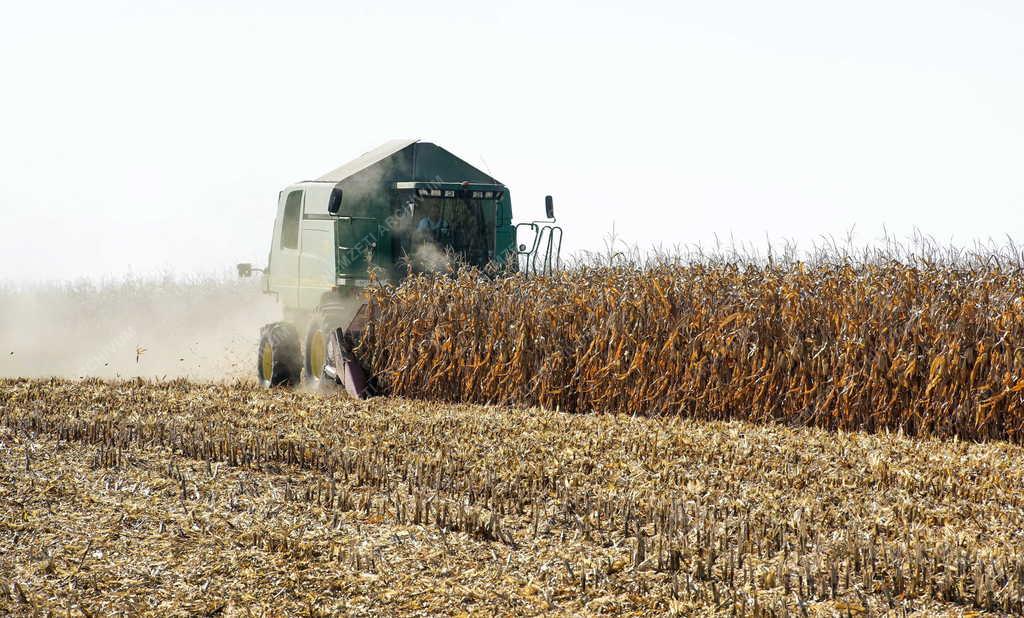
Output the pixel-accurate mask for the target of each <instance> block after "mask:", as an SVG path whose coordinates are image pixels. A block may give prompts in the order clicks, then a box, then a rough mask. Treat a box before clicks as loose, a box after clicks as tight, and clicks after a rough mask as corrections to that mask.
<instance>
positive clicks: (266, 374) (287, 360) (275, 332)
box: [256, 322, 302, 388]
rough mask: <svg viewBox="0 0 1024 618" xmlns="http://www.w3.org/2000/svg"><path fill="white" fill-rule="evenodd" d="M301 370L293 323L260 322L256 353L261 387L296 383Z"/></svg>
mask: <svg viewBox="0 0 1024 618" xmlns="http://www.w3.org/2000/svg"><path fill="white" fill-rule="evenodd" d="M301 372H302V353H301V351H300V349H299V334H298V332H296V330H295V327H294V326H292V325H291V324H289V323H287V322H274V323H273V324H267V325H266V326H264V327H263V329H262V330H261V331H260V345H259V352H258V356H257V357H256V375H257V377H258V378H259V381H260V385H261V386H263V387H264V388H275V387H292V386H297V385H298V384H299V376H300V374H301Z"/></svg>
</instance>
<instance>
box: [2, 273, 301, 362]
mask: <svg viewBox="0 0 1024 618" xmlns="http://www.w3.org/2000/svg"><path fill="white" fill-rule="evenodd" d="M280 316H281V311H280V308H279V306H278V304H277V302H276V301H275V300H274V297H273V296H268V295H265V294H262V293H261V291H260V281H259V278H258V277H254V278H252V279H241V280H240V279H238V278H237V276H232V275H228V274H223V275H206V276H191V277H176V276H170V275H168V276H162V277H149V278H127V279H123V280H117V281H104V282H100V283H94V282H88V281H84V282H68V283H45V284H31V283H30V284H21V285H13V284H3V283H0V376H3V377H18V376H21V377H45V376H59V377H70V378H78V377H100V378H116V377H134V376H142V377H151V378H163V377H167V378H174V377H187V378H192V379H200V380H233V379H236V378H250V379H252V378H253V376H254V374H255V366H256V347H257V342H258V339H259V328H260V326H262V325H263V324H266V323H268V322H273V321H275V320H279V319H280Z"/></svg>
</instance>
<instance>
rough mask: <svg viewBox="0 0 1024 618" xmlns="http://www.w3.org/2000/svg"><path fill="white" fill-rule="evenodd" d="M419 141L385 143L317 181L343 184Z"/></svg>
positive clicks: (400, 140) (399, 140) (398, 140)
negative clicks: (351, 177) (347, 179)
mask: <svg viewBox="0 0 1024 618" xmlns="http://www.w3.org/2000/svg"><path fill="white" fill-rule="evenodd" d="M418 141H419V140H418V139H393V140H391V141H390V142H385V143H383V144H381V145H380V146H377V147H376V148H374V149H373V150H371V151H369V152H366V153H364V154H362V155H360V156H358V157H356V158H355V159H352V160H351V161H349V162H348V163H346V164H345V165H342V166H341V167H339V168H337V169H335V170H332V171H330V172H327V173H326V174H324V175H323V176H321V177H319V178H317V181H318V182H341V181H342V180H345V179H346V178H348V177H349V176H352V175H354V174H358V173H359V172H361V171H363V170H365V169H367V168H370V167H373V166H374V165H376V164H377V163H380V162H381V161H383V160H385V159H387V158H388V157H390V156H392V155H394V154H395V153H397V152H399V151H401V150H403V149H405V148H408V147H409V146H412V145H413V144H415V143H416V142H418Z"/></svg>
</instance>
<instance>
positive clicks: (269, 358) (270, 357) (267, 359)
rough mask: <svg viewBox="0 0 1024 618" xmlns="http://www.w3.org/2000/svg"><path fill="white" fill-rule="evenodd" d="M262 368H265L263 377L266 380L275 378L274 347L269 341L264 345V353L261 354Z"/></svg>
mask: <svg viewBox="0 0 1024 618" xmlns="http://www.w3.org/2000/svg"><path fill="white" fill-rule="evenodd" d="M260 369H262V370H263V375H262V376H260V377H261V378H263V379H264V380H273V379H274V349H273V348H272V347H271V345H270V344H269V343H268V344H266V345H264V346H263V353H262V354H261V355H260Z"/></svg>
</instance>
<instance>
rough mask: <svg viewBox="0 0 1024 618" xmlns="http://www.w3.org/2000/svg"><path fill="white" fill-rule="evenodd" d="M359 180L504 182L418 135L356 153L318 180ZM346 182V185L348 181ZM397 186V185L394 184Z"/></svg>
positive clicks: (339, 181) (374, 181)
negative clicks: (362, 152)
mask: <svg viewBox="0 0 1024 618" xmlns="http://www.w3.org/2000/svg"><path fill="white" fill-rule="evenodd" d="M344 181H351V182H354V183H358V184H365V183H366V182H372V183H377V182H380V181H385V182H390V183H395V182H470V183H487V184H501V183H499V182H498V181H497V180H495V179H494V178H493V177H492V176H491V175H490V174H488V173H486V172H483V171H481V170H479V169H477V168H476V167H474V166H473V165H471V164H470V163H469V162H467V161H465V160H464V159H461V158H459V157H457V156H455V155H454V154H452V153H450V152H448V151H447V150H445V149H444V148H441V147H440V146H438V145H437V144H432V143H430V142H421V141H419V140H417V139H396V140H391V141H390V142H386V143H384V144H382V145H380V146H378V147H377V148H374V149H373V150H371V151H369V152H367V153H365V154H363V155H361V156H359V157H356V158H355V159H353V160H351V161H349V162H348V163H346V164H345V165H342V166H341V167H339V168H337V169H335V170H332V171H330V172H328V173H326V174H324V175H323V176H320V177H319V178H317V179H316V180H315V181H314V182H333V183H342V182H344ZM348 184H349V183H348V182H345V185H348ZM391 186H392V187H394V185H393V184H392V185H391Z"/></svg>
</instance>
